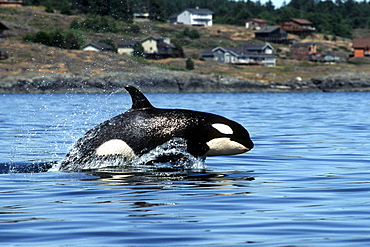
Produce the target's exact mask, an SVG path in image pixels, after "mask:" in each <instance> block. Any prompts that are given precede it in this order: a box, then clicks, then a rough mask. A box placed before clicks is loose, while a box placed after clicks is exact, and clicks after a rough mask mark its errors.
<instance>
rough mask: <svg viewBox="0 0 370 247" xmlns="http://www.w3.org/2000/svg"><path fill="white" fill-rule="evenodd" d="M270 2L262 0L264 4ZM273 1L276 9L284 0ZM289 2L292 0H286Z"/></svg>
mask: <svg viewBox="0 0 370 247" xmlns="http://www.w3.org/2000/svg"><path fill="white" fill-rule="evenodd" d="M266 2H268V0H261V3H262V4H264V3H266ZM271 2H272V3H273V4H274V6H275V9H277V8H280V7H281V6H282V5H283V2H284V0H271ZM285 2H286V3H287V4H288V3H289V2H290V0H286V1H285Z"/></svg>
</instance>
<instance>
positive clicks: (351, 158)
mask: <svg viewBox="0 0 370 247" xmlns="http://www.w3.org/2000/svg"><path fill="white" fill-rule="evenodd" d="M147 97H148V98H149V100H150V101H151V102H152V104H153V105H154V106H157V107H160V108H184V109H193V110H199V111H205V112H211V113H215V114H218V115H222V116H225V117H228V118H230V119H233V120H235V121H237V122H239V123H241V124H242V125H243V126H244V127H245V128H246V129H248V131H249V132H250V134H251V137H252V140H253V141H254V143H255V148H254V149H253V150H251V151H250V152H248V153H244V154H241V155H235V156H225V157H222V156H219V157H212V158H207V159H206V161H205V166H206V169H205V170H201V171H199V170H194V171H192V170H190V171H189V170H187V171H177V170H172V169H171V168H168V169H166V170H161V171H153V172H152V173H150V172H146V173H143V172H137V171H119V172H117V171H115V172H112V173H109V172H108V173H94V172H84V173H82V172H81V173H67V172H60V171H48V169H49V168H50V166H52V165H53V164H54V163H56V162H58V161H60V160H61V159H62V158H63V157H64V155H65V154H66V153H67V152H68V150H69V148H71V146H72V145H73V143H74V142H75V141H76V140H77V139H78V138H79V137H81V136H82V135H83V134H84V133H85V132H86V131H87V130H89V129H90V128H92V127H93V126H95V125H96V124H98V123H100V122H102V121H104V120H106V119H109V118H111V117H113V116H115V115H118V114H120V113H122V112H124V111H126V110H127V109H129V108H130V106H131V99H130V98H129V95H128V94H111V95H108V94H107V95H104V94H103V95H98V94H77V95H73V94H68V95H64V94H61V95H27V94H24V95H23V94H22V95H17V94H14V95H0V99H1V101H0V102H1V103H0V140H1V141H0V229H1V230H0V245H1V246H223V245H230V246H335V247H338V246H370V144H369V143H370V117H369V111H370V93H287V94H285V93H275V94H270V93H253V94H147Z"/></svg>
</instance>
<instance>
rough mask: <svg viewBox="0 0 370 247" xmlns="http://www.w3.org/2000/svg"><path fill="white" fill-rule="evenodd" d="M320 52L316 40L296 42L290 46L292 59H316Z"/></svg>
mask: <svg viewBox="0 0 370 247" xmlns="http://www.w3.org/2000/svg"><path fill="white" fill-rule="evenodd" d="M318 54H319V53H318V52H317V45H316V43H315V42H306V43H301V42H296V43H293V44H292V46H291V47H290V58H291V59H299V60H310V61H316V60H317V55H318Z"/></svg>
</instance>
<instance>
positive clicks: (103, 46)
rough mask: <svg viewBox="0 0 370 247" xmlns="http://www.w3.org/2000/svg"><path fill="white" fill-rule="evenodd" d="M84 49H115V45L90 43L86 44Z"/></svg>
mask: <svg viewBox="0 0 370 247" xmlns="http://www.w3.org/2000/svg"><path fill="white" fill-rule="evenodd" d="M81 49H82V50H84V51H113V50H114V49H113V47H112V46H110V45H107V44H104V43H90V44H87V45H84V46H83V47H82V48H81Z"/></svg>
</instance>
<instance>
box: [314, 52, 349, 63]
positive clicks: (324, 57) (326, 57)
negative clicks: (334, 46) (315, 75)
mask: <svg viewBox="0 0 370 247" xmlns="http://www.w3.org/2000/svg"><path fill="white" fill-rule="evenodd" d="M318 61H319V62H323V63H333V62H344V61H345V60H344V59H343V58H341V57H338V56H336V55H335V54H334V53H333V52H331V51H324V52H322V53H320V54H319V55H318Z"/></svg>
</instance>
